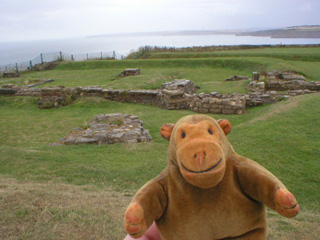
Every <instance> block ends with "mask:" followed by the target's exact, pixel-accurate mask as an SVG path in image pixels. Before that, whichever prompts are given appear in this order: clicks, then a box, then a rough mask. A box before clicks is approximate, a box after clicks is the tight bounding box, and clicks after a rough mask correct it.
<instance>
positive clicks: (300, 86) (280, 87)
mask: <svg viewBox="0 0 320 240" xmlns="http://www.w3.org/2000/svg"><path fill="white" fill-rule="evenodd" d="M265 89H266V90H267V91H288V90H305V89H306V90H310V91H320V83H316V82H306V81H302V80H290V81H268V82H266V84H265Z"/></svg>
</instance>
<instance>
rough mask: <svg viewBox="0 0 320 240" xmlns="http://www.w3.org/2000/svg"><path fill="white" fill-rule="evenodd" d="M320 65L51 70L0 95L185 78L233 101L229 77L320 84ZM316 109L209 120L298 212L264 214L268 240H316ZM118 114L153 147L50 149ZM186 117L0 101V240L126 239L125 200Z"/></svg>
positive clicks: (151, 109)
mask: <svg viewBox="0 0 320 240" xmlns="http://www.w3.org/2000/svg"><path fill="white" fill-rule="evenodd" d="M248 51H249V50H248ZM319 64H320V63H319V62H306V61H292V60H283V59H280V58H277V57H275V58H270V57H267V58H265V57H250V58H248V57H241V56H237V57H228V58H226V57H222V58H217V59H216V58H197V59H193V58H190V59H150V60H149V59H147V60H141V59H138V60H123V61H89V62H75V63H68V62H65V63H62V64H60V65H59V67H58V68H57V69H55V70H51V71H44V72H32V73H25V74H23V75H22V77H21V78H18V79H13V80H7V79H0V85H2V84H3V83H8V82H13V83H18V84H23V83H24V82H25V81H28V80H32V79H36V78H53V79H55V82H54V83H52V84H51V85H65V86H80V85H82V86H87V85H101V86H104V87H111V86H112V87H113V88H126V89H130V88H131V87H134V88H144V89H154V88H157V87H159V86H160V85H161V83H163V82H166V81H169V80H172V79H174V78H187V79H190V80H192V81H194V82H195V84H196V85H199V86H200V87H201V89H200V91H206V92H210V91H219V92H223V93H230V92H232V91H237V92H244V86H245V83H226V82H224V81H223V80H224V79H225V78H227V77H230V76H232V75H235V74H238V75H246V74H248V75H249V74H251V72H253V71H256V70H257V69H258V70H264V69H273V68H274V69H282V68H283V69H284V68H288V69H296V70H297V71H299V72H301V73H303V74H304V75H305V76H308V77H310V78H311V79H308V80H319V79H318V76H320V75H319V74H320V72H319V71H320V70H319ZM129 67H140V68H141V70H142V73H143V74H142V75H141V76H134V77H128V78H122V79H118V78H117V74H118V73H120V72H121V71H122V70H123V69H124V68H129ZM318 73H319V74H318ZM19 82H20V83H19ZM227 84H230V85H227ZM46 86H47V85H46ZM319 102H320V94H312V95H304V96H299V97H295V98H291V99H289V100H287V101H283V102H280V103H277V104H273V105H264V106H260V107H256V108H251V109H249V110H248V113H247V114H244V115H228V116H224V115H212V114H210V116H213V117H214V118H216V119H220V118H227V119H228V120H230V121H231V123H232V125H233V130H232V132H231V133H230V134H229V135H228V138H229V141H230V142H231V144H232V145H233V147H234V148H235V150H236V152H237V153H238V154H240V155H244V156H247V157H249V158H252V159H254V160H256V161H257V162H259V163H260V164H262V165H263V166H265V167H266V168H267V169H269V170H270V171H271V172H273V173H274V174H275V175H276V176H278V177H279V178H280V180H282V181H283V182H284V183H285V184H286V186H287V187H288V188H289V189H290V190H291V191H292V192H293V193H294V194H295V196H296V197H297V199H298V201H299V203H300V206H301V213H300V214H299V215H298V216H297V217H296V218H294V219H285V218H282V217H280V216H279V215H277V214H276V213H275V212H273V211H269V212H268V219H269V226H270V230H269V231H270V239H297V240H298V239H308V240H309V239H311V240H312V239H317V237H318V236H319V234H320V207H319V199H320V191H319V189H320V174H319V172H320V162H319V156H320V134H319V133H320V118H319V114H320V106H319ZM115 112H119V113H129V114H134V115H138V116H139V118H140V119H141V120H143V121H144V127H145V128H147V129H149V130H150V133H151V135H152V137H153V141H152V142H150V143H143V144H113V145H100V146H96V145H83V146H55V147H51V146H48V144H50V143H53V142H55V141H56V140H58V139H59V138H61V137H63V136H65V135H67V134H68V133H69V132H70V130H71V129H73V128H75V127H81V126H83V125H84V124H85V123H86V122H88V121H90V120H91V118H92V117H94V116H95V115H97V114H101V113H104V114H107V113H115ZM188 114H194V113H193V112H191V111H167V110H163V109H159V108H157V107H155V106H146V105H140V104H129V103H116V102H111V101H106V100H104V99H101V98H79V99H77V100H76V101H75V103H73V104H72V105H69V106H66V107H62V108H55V109H47V110H41V109H38V108H37V99H36V98H32V97H0V133H1V134H0V209H1V214H0V239H108V240H109V239H122V238H123V237H124V236H125V233H124V231H123V227H122V219H123V214H124V211H125V208H126V206H127V204H128V203H129V201H130V199H131V197H132V196H133V194H134V193H135V191H136V190H137V189H139V188H140V187H141V186H142V185H143V184H144V183H145V182H147V181H148V180H149V179H151V178H153V177H155V176H156V175H157V174H158V173H159V172H160V171H161V170H162V169H163V168H164V167H165V166H166V164H167V160H166V154H167V153H166V152H167V146H168V143H167V142H166V141H165V140H163V139H162V138H161V136H160V134H159V129H160V127H161V126H162V124H164V123H168V122H176V121H177V120H178V119H179V118H180V117H182V116H185V115H188Z"/></svg>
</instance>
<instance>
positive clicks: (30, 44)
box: [0, 34, 320, 66]
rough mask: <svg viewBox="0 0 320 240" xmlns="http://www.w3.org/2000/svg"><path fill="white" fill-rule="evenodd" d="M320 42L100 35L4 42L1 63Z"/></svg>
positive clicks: (319, 41)
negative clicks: (166, 49) (147, 50)
mask: <svg viewBox="0 0 320 240" xmlns="http://www.w3.org/2000/svg"><path fill="white" fill-rule="evenodd" d="M243 44H249V45H262V44H268V45H278V44H320V38H270V37H250V36H236V35H218V34H217V35H176V36H174V35H173V36H170V35H169V36H168V35H166V36H163V35H160V36H112V35H111V36H110V35H109V36H97V37H77V38H69V39H55V40H37V41H16V42H0V66H5V65H7V64H15V63H22V62H29V61H30V60H32V59H35V58H36V57H38V56H40V54H41V53H43V54H46V53H56V52H62V53H63V54H67V55H72V54H74V55H76V54H92V53H98V54H99V53H102V52H116V54H117V56H121V57H125V56H127V55H128V54H129V53H130V52H133V51H135V50H137V49H138V48H139V47H141V46H158V47H164V46H167V47H176V48H179V47H192V46H213V45H215V46H219V45H243Z"/></svg>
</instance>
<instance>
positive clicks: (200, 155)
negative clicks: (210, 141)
mask: <svg viewBox="0 0 320 240" xmlns="http://www.w3.org/2000/svg"><path fill="white" fill-rule="evenodd" d="M206 155H207V154H206V152H205V151H203V152H199V153H195V154H194V158H195V159H196V160H197V162H198V164H199V166H200V167H201V166H202V163H203V161H204V159H205V157H206Z"/></svg>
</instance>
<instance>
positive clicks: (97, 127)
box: [51, 113, 152, 146]
mask: <svg viewBox="0 0 320 240" xmlns="http://www.w3.org/2000/svg"><path fill="white" fill-rule="evenodd" d="M142 125H143V122H142V121H141V120H139V118H138V117H137V116H133V115H130V114H121V113H114V114H106V115H104V114H100V115H97V116H95V117H94V118H93V119H92V120H91V121H90V122H89V123H86V124H85V126H83V127H78V128H75V129H73V130H72V131H71V133H70V134H69V135H67V136H66V137H64V138H61V139H59V140H58V141H57V142H55V143H53V144H51V146H56V145H62V144H65V145H78V144H99V145H100V144H113V143H138V142H149V141H151V140H152V137H151V135H150V133H149V130H147V129H144V128H143V127H142Z"/></svg>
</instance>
